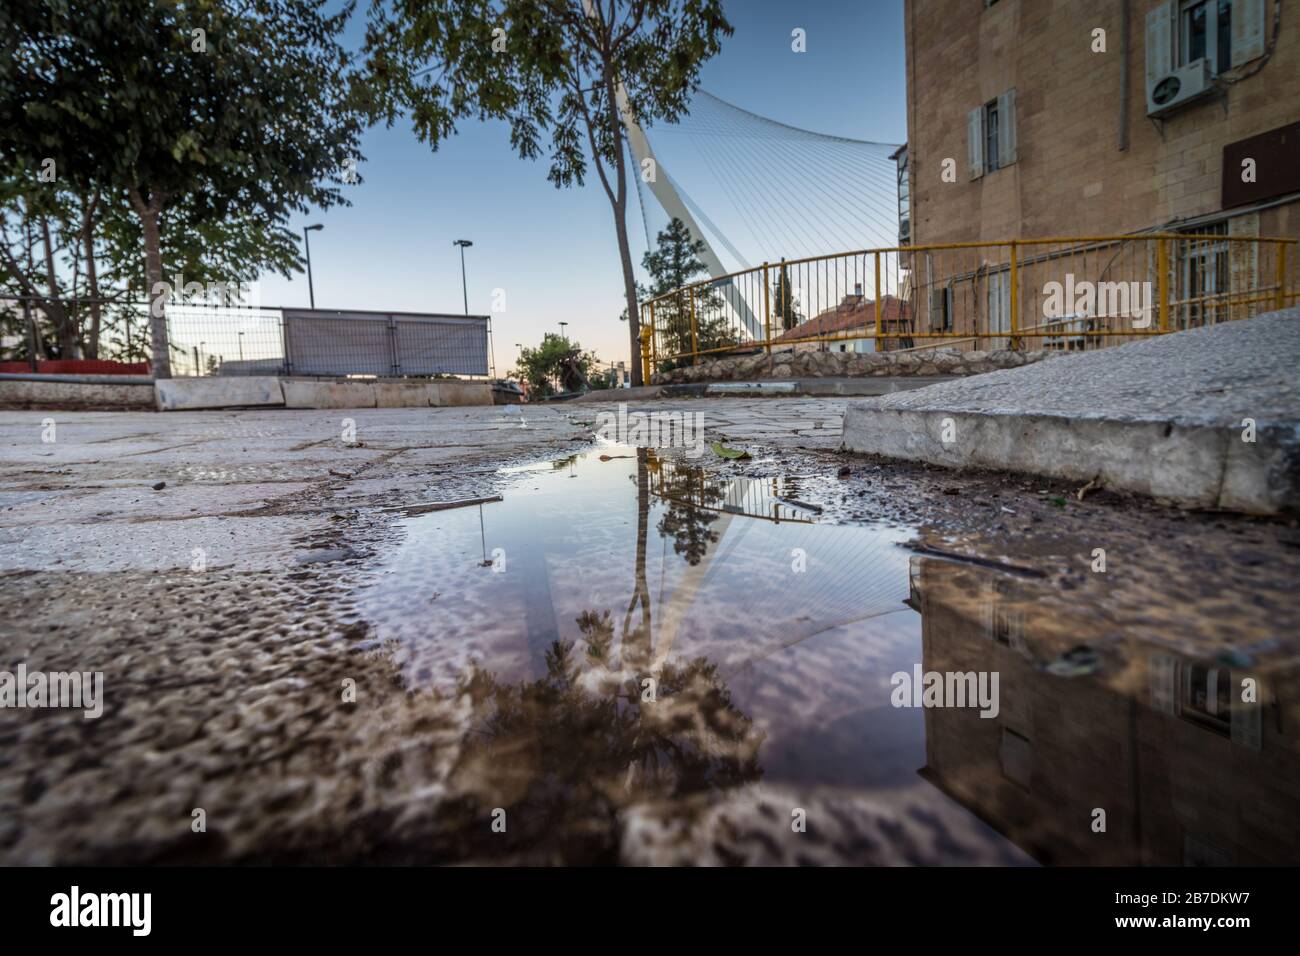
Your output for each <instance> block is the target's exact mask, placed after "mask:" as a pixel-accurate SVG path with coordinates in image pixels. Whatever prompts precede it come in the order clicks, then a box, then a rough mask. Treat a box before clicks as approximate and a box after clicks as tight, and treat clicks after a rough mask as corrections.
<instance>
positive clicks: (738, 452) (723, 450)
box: [709, 441, 749, 461]
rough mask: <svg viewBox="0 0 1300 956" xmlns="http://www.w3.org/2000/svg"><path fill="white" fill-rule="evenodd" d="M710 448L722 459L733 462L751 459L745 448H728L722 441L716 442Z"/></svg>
mask: <svg viewBox="0 0 1300 956" xmlns="http://www.w3.org/2000/svg"><path fill="white" fill-rule="evenodd" d="M709 447H710V448H712V449H713V453H714V454H715V455H717V456H718V457H720V458H729V459H731V460H732V461H737V460H739V459H741V458H748V457H749V452H747V451H745V450H744V449H743V448H728V447H727V446H726V445H724V444H722V442H720V441H715V442H714V443H713V444H712V445H710V446H709Z"/></svg>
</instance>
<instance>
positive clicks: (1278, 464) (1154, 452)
mask: <svg viewBox="0 0 1300 956" xmlns="http://www.w3.org/2000/svg"><path fill="white" fill-rule="evenodd" d="M945 429H947V430H948V434H949V436H950V437H951V438H952V441H949V442H945V441H944V440H943V438H944V432H945ZM843 448H844V449H845V450H847V451H853V452H859V453H864V454H874V455H882V456H884V457H887V458H898V459H903V460H907V461H923V462H927V463H929V464H932V465H942V466H946V467H952V468H961V467H978V468H992V469H998V470H1009V471H1018V472H1026V473H1029V474H1036V475H1045V476H1050V477H1054V478H1066V479H1073V480H1076V481H1080V482H1087V481H1091V480H1092V479H1094V478H1100V480H1101V484H1102V485H1103V486H1104V487H1106V488H1109V489H1111V490H1123V491H1132V492H1137V493H1139V494H1144V495H1150V496H1152V497H1157V498H1165V499H1169V500H1171V501H1175V502H1177V503H1179V504H1181V505H1185V506H1188V507H1198V508H1218V509H1223V510H1228V511H1242V512H1246V513H1249V514H1278V513H1281V512H1296V511H1300V423H1294V422H1260V423H1258V425H1257V432H1256V441H1255V442H1253V443H1249V442H1245V441H1243V440H1242V430H1241V428H1240V427H1236V426H1226V425H1199V424H1190V425H1189V424H1179V423H1176V422H1172V421H1167V420H1149V421H1139V420H1131V419H1117V418H1106V417H1101V416H1077V417H1076V416H1066V415H1035V414H1016V413H996V412H969V411H961V410H957V409H924V410H922V409H917V410H899V409H886V408H879V407H876V406H875V405H873V404H871V403H868V402H857V403H854V404H852V405H850V406H849V407H848V409H846V411H845V415H844V443H843Z"/></svg>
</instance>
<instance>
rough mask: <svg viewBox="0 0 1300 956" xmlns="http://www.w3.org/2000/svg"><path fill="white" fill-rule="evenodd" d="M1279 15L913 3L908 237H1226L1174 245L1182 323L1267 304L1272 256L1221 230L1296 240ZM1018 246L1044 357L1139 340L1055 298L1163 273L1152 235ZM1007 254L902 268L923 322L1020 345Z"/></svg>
mask: <svg viewBox="0 0 1300 956" xmlns="http://www.w3.org/2000/svg"><path fill="white" fill-rule="evenodd" d="M1280 13H1281V11H1280V9H1279V2H1278V0H1096V2H1089V3H1078V2H1073V0H905V11H904V14H905V30H906V47H907V49H906V63H907V89H908V96H907V100H908V102H907V111H908V143H907V147H906V148H905V149H903V150H900V151H899V153H898V154H897V155H896V157H895V158H896V161H897V163H898V166H899V170H900V177H901V180H902V182H901V186H900V211H899V212H900V241H904V242H910V243H911V244H912V245H913V246H919V245H932V244H941V243H990V244H992V243H1000V242H1005V241H1007V240H1012V239H1016V240H1025V239H1035V238H1046V237H1099V236H1116V235H1125V236H1127V235H1130V234H1139V233H1149V232H1180V233H1186V234H1188V235H1196V236H1201V237H1211V238H1208V239H1195V240H1190V239H1189V240H1186V241H1183V240H1171V241H1170V244H1169V245H1167V246H1166V247H1165V248H1164V250H1163V252H1162V254H1163V255H1164V256H1165V259H1164V261H1166V262H1167V263H1168V280H1167V281H1168V283H1169V285H1168V289H1169V293H1170V301H1172V302H1173V303H1175V305H1174V306H1173V307H1172V310H1171V313H1172V314H1171V315H1170V326H1171V327H1173V328H1177V327H1189V326H1193V325H1199V324H1204V323H1206V322H1212V321H1220V320H1222V319H1225V318H1238V317H1241V316H1242V315H1244V314H1251V313H1253V312H1254V311H1255V310H1257V309H1261V308H1269V307H1272V305H1273V300H1272V299H1271V298H1269V297H1268V295H1267V293H1268V291H1269V288H1266V287H1270V283H1271V288H1272V289H1276V288H1277V284H1276V280H1275V275H1276V260H1275V258H1274V257H1275V255H1276V253H1275V247H1274V246H1271V245H1267V244H1261V245H1255V244H1251V243H1245V244H1234V243H1230V242H1228V241H1226V240H1220V241H1215V239H1214V238H1213V237H1217V236H1224V237H1229V236H1287V237H1296V236H1300V69H1297V63H1298V62H1300V16H1286V17H1282V16H1281V15H1280ZM1017 252H1018V254H1019V256H1020V258H1019V260H1018V268H1019V270H1020V273H1021V275H1020V280H1021V281H1019V282H1018V285H1019V289H1020V292H1019V296H1018V310H1019V311H1018V314H1019V316H1020V317H1021V319H1022V321H1021V322H1020V323H1019V324H1018V328H1019V329H1021V330H1025V329H1033V327H1034V326H1035V325H1036V326H1037V328H1038V330H1039V331H1042V332H1044V334H1043V335H1041V336H1040V337H1039V338H1038V339H1031V340H1030V341H1028V342H1027V343H1026V344H1027V345H1028V346H1029V347H1036V345H1037V342H1038V341H1039V340H1041V341H1043V342H1044V344H1045V345H1047V346H1048V347H1056V348H1074V347H1082V346H1083V339H1082V337H1081V336H1079V335H1077V334H1072V333H1079V332H1081V331H1082V330H1083V329H1092V330H1094V331H1096V330H1100V331H1102V332H1105V331H1106V330H1108V329H1119V328H1121V327H1124V328H1128V326H1127V325H1126V324H1125V323H1107V322H1105V321H1100V322H1099V321H1098V317H1097V315H1096V313H1089V312H1087V311H1083V312H1076V313H1070V314H1066V315H1064V316H1056V315H1053V316H1051V318H1053V319H1060V320H1061V321H1059V322H1056V323H1055V324H1051V323H1048V322H1047V321H1046V320H1045V318H1044V309H1043V308H1042V303H1043V299H1044V297H1045V293H1044V287H1045V286H1046V285H1048V283H1050V282H1053V281H1056V282H1061V281H1063V276H1064V275H1065V274H1066V273H1071V274H1072V275H1074V277H1075V278H1076V279H1077V280H1078V281H1079V282H1083V281H1093V282H1100V281H1105V280H1107V279H1108V278H1109V279H1112V280H1114V281H1116V282H1117V283H1129V282H1138V283H1151V284H1152V285H1158V281H1159V280H1158V276H1157V275H1156V271H1157V269H1156V242H1155V241H1154V240H1139V241H1134V242H1130V243H1124V244H1114V243H1112V244H1100V243H1093V244H1091V245H1081V244H1070V245H1066V244H1060V245H1052V246H1031V247H1021V248H1020V249H1018V250H1017ZM1294 252H1295V250H1294V247H1292V249H1291V258H1290V261H1289V262H1287V261H1286V260H1285V259H1284V266H1285V267H1286V268H1287V271H1288V273H1289V275H1290V276H1292V277H1294V276H1295V275H1296V264H1295V261H1294V260H1295V258H1296V256H1295V255H1294ZM1008 253H1009V247H1006V246H993V245H990V246H981V247H979V248H974V249H971V248H966V249H952V250H935V251H933V252H914V253H910V254H905V255H904V256H902V257H901V260H902V262H901V265H902V266H903V267H904V268H906V269H907V270H908V272H909V274H910V278H911V285H910V291H911V292H912V295H913V299H914V301H915V303H916V307H917V312H918V319H919V320H920V321H919V325H920V327H921V328H922V330H924V329H927V328H928V329H930V330H933V331H936V332H940V331H943V332H950V333H958V332H966V331H971V332H976V333H980V332H982V333H984V335H983V336H980V337H979V338H978V339H977V340H976V341H974V342H973V343H971V346H972V347H982V348H988V347H998V346H1000V345H1003V344H1006V343H1007V339H1006V338H1005V337H998V336H996V335H993V336H991V337H990V335H989V333H997V332H1005V331H1008V322H1007V318H1008V317H1007V312H1008V311H1009V296H1010V288H1009V283H1008V281H1007V279H1008V276H1007V272H1008V268H1009V262H1008V259H1009V255H1008ZM1286 286H1287V288H1288V289H1289V292H1290V296H1289V301H1294V300H1295V298H1296V296H1295V289H1296V285H1295V281H1294V278H1292V280H1291V281H1290V282H1289V283H1287V284H1286ZM1127 288H1128V286H1127V285H1126V286H1125V289H1124V291H1127ZM1133 288H1134V291H1135V294H1137V293H1139V292H1140V293H1142V294H1147V293H1148V292H1149V290H1150V288H1151V286H1149V285H1148V286H1140V287H1138V286H1134V287H1133ZM1255 290H1263V292H1264V295H1263V296H1261V297H1259V298H1258V300H1257V301H1248V300H1249V299H1251V296H1249V295H1247V294H1246V293H1248V292H1252V291H1255ZM1137 311H1138V310H1136V309H1134V314H1135V315H1136V312H1137ZM1132 328H1142V324H1141V320H1140V319H1139V320H1138V324H1137V325H1135V326H1132ZM1047 330H1050V331H1053V332H1059V333H1061V334H1059V335H1053V336H1046V334H1045V332H1046V331H1047ZM1091 341H1093V342H1095V341H1097V340H1095V339H1094V340H1091ZM1107 341H1109V339H1107Z"/></svg>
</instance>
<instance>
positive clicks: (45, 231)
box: [41, 216, 80, 359]
mask: <svg viewBox="0 0 1300 956" xmlns="http://www.w3.org/2000/svg"><path fill="white" fill-rule="evenodd" d="M41 240H42V241H43V242H44V243H45V287H46V290H47V293H48V295H49V299H48V301H47V304H46V306H45V308H44V312H45V314H46V315H48V316H49V317H50V320H51V321H52V322H53V323H54V334H55V337H56V339H57V340H58V343H59V358H61V359H75V358H79V357H80V356H78V355H77V336H76V330H75V329H74V328H73V327H72V317H71V316H70V315H69V314H68V309H67V306H65V305H64V304H63V302H62V300H61V299H60V298H59V280H58V276H57V275H56V274H55V271H54V240H53V239H52V238H51V236H50V220H49V219H47V218H46V217H45V216H41Z"/></svg>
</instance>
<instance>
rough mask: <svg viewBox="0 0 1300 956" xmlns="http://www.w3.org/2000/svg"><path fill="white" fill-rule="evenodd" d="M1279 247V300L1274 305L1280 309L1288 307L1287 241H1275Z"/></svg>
mask: <svg viewBox="0 0 1300 956" xmlns="http://www.w3.org/2000/svg"><path fill="white" fill-rule="evenodd" d="M1274 245H1275V246H1276V248H1277V300H1276V301H1275V302H1274V305H1275V306H1276V307H1277V308H1279V309H1285V308H1286V245H1287V244H1286V243H1285V242H1278V243H1274Z"/></svg>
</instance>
